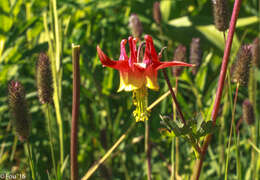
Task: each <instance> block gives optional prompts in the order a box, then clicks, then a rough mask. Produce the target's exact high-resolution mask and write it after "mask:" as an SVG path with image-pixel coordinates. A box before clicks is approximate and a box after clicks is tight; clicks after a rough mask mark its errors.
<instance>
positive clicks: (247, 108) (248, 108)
mask: <svg viewBox="0 0 260 180" xmlns="http://www.w3.org/2000/svg"><path fill="white" fill-rule="evenodd" d="M243 119H244V121H246V122H247V124H248V125H253V124H254V122H255V115H254V108H253V105H252V104H251V102H250V101H249V100H248V99H246V100H244V102H243Z"/></svg>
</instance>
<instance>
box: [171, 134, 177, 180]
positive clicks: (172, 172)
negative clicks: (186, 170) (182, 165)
mask: <svg viewBox="0 0 260 180" xmlns="http://www.w3.org/2000/svg"><path fill="white" fill-rule="evenodd" d="M174 148H175V138H174V137H172V145H171V180H174V179H175V171H176V170H175V169H176V168H174V167H175V165H174V159H175V158H174V154H175V152H174Z"/></svg>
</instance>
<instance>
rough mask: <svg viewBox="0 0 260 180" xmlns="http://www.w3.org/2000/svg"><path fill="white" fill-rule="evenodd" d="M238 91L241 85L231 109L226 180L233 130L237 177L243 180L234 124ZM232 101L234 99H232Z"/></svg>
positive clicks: (226, 170) (237, 87) (226, 171)
mask: <svg viewBox="0 0 260 180" xmlns="http://www.w3.org/2000/svg"><path fill="white" fill-rule="evenodd" d="M229 82H230V81H229ZM229 89H230V88H229ZM238 89H239V83H237V86H236V94H235V98H234V105H233V106H232V107H231V109H232V120H231V124H230V134H229V140H228V148H227V149H228V152H227V157H226V166H225V180H227V177H228V163H229V154H230V144H231V139H232V130H233V129H234V136H235V142H236V150H237V154H236V160H237V176H238V179H239V180H241V167H240V158H239V149H238V144H237V137H236V131H235V122H234V120H235V112H236V103H237V95H238ZM229 94H230V96H231V93H229ZM230 99H232V97H231V98H230ZM231 102H232V100H231Z"/></svg>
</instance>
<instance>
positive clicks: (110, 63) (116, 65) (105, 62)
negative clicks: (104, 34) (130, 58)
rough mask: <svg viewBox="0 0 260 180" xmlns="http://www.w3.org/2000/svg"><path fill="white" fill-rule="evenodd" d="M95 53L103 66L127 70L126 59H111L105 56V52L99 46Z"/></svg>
mask: <svg viewBox="0 0 260 180" xmlns="http://www.w3.org/2000/svg"><path fill="white" fill-rule="evenodd" d="M97 53H98V57H99V59H100V61H101V63H102V64H103V66H108V67H111V68H114V69H117V70H128V69H129V66H128V63H127V61H125V60H122V61H114V60H111V59H110V58H109V57H107V55H105V53H104V52H103V51H102V50H101V49H100V47H99V46H97Z"/></svg>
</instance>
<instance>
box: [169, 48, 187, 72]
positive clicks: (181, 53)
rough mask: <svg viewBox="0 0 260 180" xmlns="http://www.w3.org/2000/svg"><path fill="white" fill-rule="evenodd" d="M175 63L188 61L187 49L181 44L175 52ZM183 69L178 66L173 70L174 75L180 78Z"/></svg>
mask: <svg viewBox="0 0 260 180" xmlns="http://www.w3.org/2000/svg"><path fill="white" fill-rule="evenodd" d="M174 61H186V47H185V46H183V45H182V44H180V45H179V46H178V47H177V48H176V50H175V52H174ZM182 70H183V67H181V66H176V67H173V68H172V72H173V75H174V76H176V77H178V76H180V74H181V73H182Z"/></svg>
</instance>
